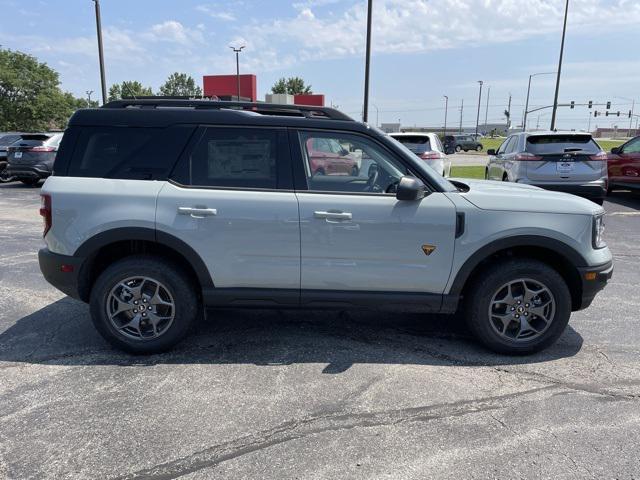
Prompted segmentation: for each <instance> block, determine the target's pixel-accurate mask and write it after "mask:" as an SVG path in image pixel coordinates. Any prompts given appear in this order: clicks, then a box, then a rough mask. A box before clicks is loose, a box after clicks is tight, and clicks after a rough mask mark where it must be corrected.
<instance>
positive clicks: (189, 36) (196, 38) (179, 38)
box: [142, 20, 203, 45]
mask: <svg viewBox="0 0 640 480" xmlns="http://www.w3.org/2000/svg"><path fill="white" fill-rule="evenodd" d="M142 37H143V38H146V39H147V40H150V41H152V42H173V43H178V44H180V45H193V44H194V43H199V42H202V41H203V36H202V32H201V31H200V29H198V28H197V27H196V29H194V30H191V29H188V28H185V26H184V25H182V24H181V23H180V22H178V21H176V20H167V21H165V22H162V23H158V24H155V25H152V26H151V28H150V29H149V30H148V31H146V32H144V33H143V34H142Z"/></svg>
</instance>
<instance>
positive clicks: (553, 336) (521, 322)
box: [465, 259, 571, 355]
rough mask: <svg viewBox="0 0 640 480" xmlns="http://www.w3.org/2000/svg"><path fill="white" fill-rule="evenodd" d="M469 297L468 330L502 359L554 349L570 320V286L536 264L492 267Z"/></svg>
mask: <svg viewBox="0 0 640 480" xmlns="http://www.w3.org/2000/svg"><path fill="white" fill-rule="evenodd" d="M467 291H468V294H467V298H466V299H465V308H466V320H467V324H468V325H469V329H470V330H471V331H472V332H473V334H474V335H475V337H476V338H477V339H478V340H479V341H480V342H481V343H482V344H484V345H485V346H486V347H488V348H490V349H491V350H493V351H495V352H498V353H506V354H512V355H514V354H515V355H524V354H530V353H535V352H538V351H540V350H542V349H544V348H546V347H548V346H550V345H551V344H553V343H554V342H555V341H556V340H557V339H558V338H559V337H560V335H562V332H564V330H565V328H566V326H567V323H568V322H569V317H570V316H571V293H570V292H569V288H568V287H567V284H566V282H565V281H564V279H563V278H562V276H561V275H560V274H559V273H558V272H557V271H556V270H554V269H553V268H551V267H550V266H549V265H547V264H545V263H543V262H540V261H537V260H529V259H513V260H509V261H504V262H502V263H498V264H496V265H493V266H491V267H488V268H487V269H486V270H484V271H483V272H481V273H480V274H479V275H478V276H476V279H475V281H474V282H473V284H472V285H470V288H468V290H467Z"/></svg>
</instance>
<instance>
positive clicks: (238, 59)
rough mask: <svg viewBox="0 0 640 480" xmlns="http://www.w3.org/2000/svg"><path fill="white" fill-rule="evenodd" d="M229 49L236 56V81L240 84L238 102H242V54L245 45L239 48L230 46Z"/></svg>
mask: <svg viewBox="0 0 640 480" xmlns="http://www.w3.org/2000/svg"><path fill="white" fill-rule="evenodd" d="M229 48H230V49H231V50H233V51H234V52H235V54H236V81H237V83H238V101H240V52H241V51H242V49H243V48H244V45H242V46H241V47H239V48H235V47H233V46H231V45H230V46H229Z"/></svg>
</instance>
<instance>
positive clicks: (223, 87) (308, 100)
mask: <svg viewBox="0 0 640 480" xmlns="http://www.w3.org/2000/svg"><path fill="white" fill-rule="evenodd" d="M257 83H258V82H257V78H256V76H255V75H253V74H246V75H240V100H241V101H247V102H257V101H258V94H257ZM202 86H203V88H202V90H203V92H204V96H205V97H212V96H216V97H218V98H219V99H220V100H236V98H237V96H238V77H237V76H236V75H204V76H203V77H202ZM293 103H294V104H295V105H314V106H317V107H323V106H324V95H322V94H315V93H308V94H302V95H294V96H293Z"/></svg>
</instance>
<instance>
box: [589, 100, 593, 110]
mask: <svg viewBox="0 0 640 480" xmlns="http://www.w3.org/2000/svg"><path fill="white" fill-rule="evenodd" d="M591 107H593V100H589V108H591Z"/></svg>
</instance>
